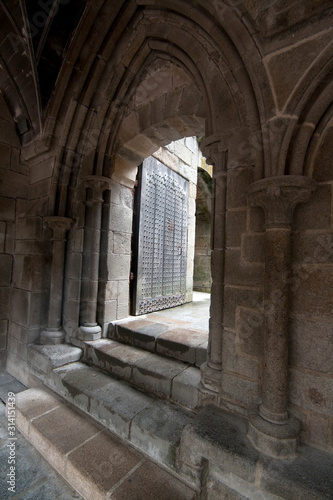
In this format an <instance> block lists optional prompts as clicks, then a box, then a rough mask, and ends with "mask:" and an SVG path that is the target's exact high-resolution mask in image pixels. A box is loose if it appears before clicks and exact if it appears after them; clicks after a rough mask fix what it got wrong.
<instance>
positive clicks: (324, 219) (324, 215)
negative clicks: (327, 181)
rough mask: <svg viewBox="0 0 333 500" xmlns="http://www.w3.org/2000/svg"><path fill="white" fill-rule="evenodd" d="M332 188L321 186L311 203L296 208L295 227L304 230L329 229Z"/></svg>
mask: <svg viewBox="0 0 333 500" xmlns="http://www.w3.org/2000/svg"><path fill="white" fill-rule="evenodd" d="M331 196H332V194H331V186H330V185H320V186H318V187H317V189H316V191H315V193H314V194H313V195H312V198H311V200H310V201H309V202H307V203H305V204H301V205H298V206H297V207H296V208H295V215H294V227H295V228H297V230H298V231H300V230H304V229H328V228H329V227H330V224H331V209H330V208H329V207H330V206H331Z"/></svg>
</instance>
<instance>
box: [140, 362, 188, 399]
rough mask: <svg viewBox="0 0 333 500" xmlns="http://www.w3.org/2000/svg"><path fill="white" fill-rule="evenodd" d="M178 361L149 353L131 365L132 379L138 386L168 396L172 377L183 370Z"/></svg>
mask: <svg viewBox="0 0 333 500" xmlns="http://www.w3.org/2000/svg"><path fill="white" fill-rule="evenodd" d="M185 368H186V365H185V364H184V363H181V362H180V361H174V360H172V359H166V358H163V357H162V356H157V355H155V354H150V355H148V356H146V357H145V358H143V359H140V360H139V361H137V362H136V363H135V365H134V367H133V381H134V383H135V384H136V385H137V386H138V387H142V388H143V389H144V390H146V391H148V392H152V393H153V394H156V395H162V396H165V397H170V395H171V383H172V379H173V378H174V377H175V376H176V375H178V374H179V373H181V372H182V371H183V370H185Z"/></svg>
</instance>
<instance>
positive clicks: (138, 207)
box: [130, 137, 212, 331]
mask: <svg viewBox="0 0 333 500" xmlns="http://www.w3.org/2000/svg"><path fill="white" fill-rule="evenodd" d="M211 175H212V167H210V166H209V165H207V164H206V162H205V159H204V158H203V157H202V155H201V152H200V149H199V145H198V140H197V138H196V137H188V138H184V139H181V140H179V141H176V142H173V143H170V144H169V145H168V146H167V147H164V148H160V150H159V151H157V152H156V154H154V155H153V156H151V157H149V158H147V159H146V160H144V162H143V164H142V165H141V166H140V167H139V170H138V175H137V179H136V187H135V195H134V215H133V231H132V261H131V287H130V288H131V294H130V295H131V308H130V313H131V315H133V316H137V315H143V314H150V316H151V317H150V319H153V317H155V316H158V314H155V315H154V314H153V315H151V313H154V312H156V311H164V312H163V316H164V317H165V319H166V318H167V316H169V317H170V315H176V311H175V310H173V311H170V313H167V312H166V311H167V310H168V309H170V308H174V307H176V306H179V305H181V304H185V303H186V304H188V306H187V307H186V308H185V307H183V308H181V310H182V311H183V312H180V314H185V315H186V314H189V317H190V316H191V309H193V307H196V309H197V310H199V303H200V302H201V305H200V307H201V309H202V311H204V309H206V310H207V314H206V313H204V312H203V318H202V321H200V318H197V319H196V320H194V317H195V315H193V314H192V318H193V321H194V323H198V322H199V323H200V326H201V327H202V326H203V324H205V325H206V323H207V325H206V326H205V329H207V331H208V309H209V304H210V287H211V272H210V216H211V209H210V205H211ZM190 304H191V306H190ZM179 311H180V310H179ZM192 312H193V311H192Z"/></svg>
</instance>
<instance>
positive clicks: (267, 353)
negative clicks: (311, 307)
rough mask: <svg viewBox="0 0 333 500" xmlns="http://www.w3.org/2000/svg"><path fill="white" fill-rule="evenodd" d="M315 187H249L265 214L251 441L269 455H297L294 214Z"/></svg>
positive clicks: (284, 180)
mask: <svg viewBox="0 0 333 500" xmlns="http://www.w3.org/2000/svg"><path fill="white" fill-rule="evenodd" d="M314 189H315V183H314V182H313V181H312V180H311V179H309V178H306V177H301V176H291V175H290V176H289V175H286V176H283V177H271V178H267V179H262V180H260V181H258V182H256V183H254V184H252V186H250V189H249V201H250V204H251V205H253V206H260V207H262V208H263V210H264V212H265V221H266V234H265V278H264V315H265V323H264V326H265V330H264V356H263V373H262V394H261V404H260V406H259V411H258V413H253V415H252V416H251V419H250V425H249V431H248V437H249V439H250V440H251V441H252V443H253V444H254V446H255V447H256V448H258V449H259V450H261V451H263V452H264V453H267V454H269V455H272V456H275V457H278V458H286V457H291V456H295V454H296V448H297V438H298V435H299V433H300V424H299V422H298V420H297V419H296V418H295V417H294V416H293V415H290V414H289V413H288V395H289V394H288V389H289V388H288V346H289V304H290V300H289V282H290V276H291V252H290V249H291V226H292V220H293V210H294V208H295V206H296V205H297V204H298V203H304V202H306V201H308V200H309V198H310V196H311V192H312V191H313V190H314Z"/></svg>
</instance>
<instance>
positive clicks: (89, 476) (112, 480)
mask: <svg viewBox="0 0 333 500" xmlns="http://www.w3.org/2000/svg"><path fill="white" fill-rule="evenodd" d="M16 423H17V427H18V429H19V430H20V432H21V433H22V434H23V435H24V436H25V437H26V438H27V439H28V440H29V441H30V442H31V444H32V445H33V446H34V447H35V448H36V449H37V450H38V451H39V452H40V453H41V454H42V455H43V456H44V457H45V458H46V460H47V461H48V462H49V463H50V465H52V466H53V467H54V468H55V469H56V471H57V472H58V473H60V474H61V475H62V476H63V478H64V479H65V480H66V481H67V482H68V483H69V484H70V485H71V486H72V487H73V488H74V489H75V490H76V491H77V492H78V493H79V494H80V495H82V497H83V498H85V499H87V500H88V499H89V500H91V499H92V498H93V499H94V500H106V499H113V500H124V499H125V498H128V499H134V498H145V499H147V500H149V499H151V500H153V499H156V498H158V499H159V500H170V498H172V499H173V500H195V499H197V498H198V496H197V493H196V491H195V490H194V489H193V488H191V487H190V486H188V485H187V484H185V483H184V481H181V480H180V479H179V477H176V476H175V475H174V474H172V473H171V472H170V471H167V470H165V469H163V468H161V467H160V466H158V465H157V464H156V463H154V462H153V461H152V460H150V459H149V458H147V457H146V456H145V455H144V454H142V453H140V452H139V451H138V450H136V449H135V448H134V447H132V446H130V445H129V444H128V443H124V442H122V441H121V440H120V439H119V438H117V437H116V436H114V435H112V434H111V433H110V432H108V431H107V430H106V429H105V428H104V427H103V426H101V425H99V424H98V423H96V422H95V421H94V420H93V419H91V418H89V417H88V416H87V415H85V414H83V413H82V412H80V411H79V410H77V409H76V408H74V407H73V406H72V405H71V404H69V403H66V402H64V401H63V400H62V399H61V398H59V397H57V396H56V395H55V394H53V393H52V392H51V391H49V390H48V389H46V388H45V387H37V388H33V389H28V390H26V391H24V392H21V393H19V394H17V396H16ZM152 478H153V480H152Z"/></svg>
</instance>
